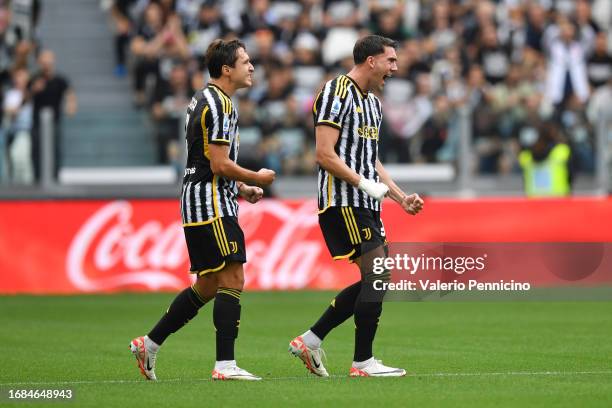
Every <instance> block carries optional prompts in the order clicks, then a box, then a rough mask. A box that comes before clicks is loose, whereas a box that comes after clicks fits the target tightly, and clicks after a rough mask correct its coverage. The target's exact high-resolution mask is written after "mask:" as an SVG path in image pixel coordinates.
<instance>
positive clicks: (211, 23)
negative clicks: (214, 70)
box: [188, 0, 230, 71]
mask: <svg viewBox="0 0 612 408" xmlns="http://www.w3.org/2000/svg"><path fill="white" fill-rule="evenodd" d="M229 31H230V29H229V27H228V26H227V24H226V23H225V20H224V19H223V17H222V16H221V9H220V7H219V3H218V2H217V1H216V0H204V1H203V2H202V4H201V5H200V8H199V11H198V14H197V19H196V20H195V21H194V22H193V23H192V24H191V27H190V28H189V34H188V41H189V48H190V50H191V55H193V56H194V57H195V58H196V59H197V60H198V69H199V70H201V71H203V70H204V69H205V68H206V67H205V65H204V55H205V53H206V49H207V48H208V44H210V43H211V42H212V41H213V40H214V39H216V38H220V37H223V36H225V34H227V33H228V32H229Z"/></svg>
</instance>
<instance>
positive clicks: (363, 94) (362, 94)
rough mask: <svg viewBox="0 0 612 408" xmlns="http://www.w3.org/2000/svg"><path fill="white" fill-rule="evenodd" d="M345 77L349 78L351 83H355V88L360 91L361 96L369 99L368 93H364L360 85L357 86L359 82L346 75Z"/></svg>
mask: <svg viewBox="0 0 612 408" xmlns="http://www.w3.org/2000/svg"><path fill="white" fill-rule="evenodd" d="M345 77H347V78H348V79H349V81H351V82H352V83H353V85H355V88H357V90H358V91H359V93H360V94H361V96H362V97H363V98H367V97H368V92H363V91H362V90H361V88H360V87H359V84H357V82H355V80H354V79H353V78H351V77H350V76H348V75H345Z"/></svg>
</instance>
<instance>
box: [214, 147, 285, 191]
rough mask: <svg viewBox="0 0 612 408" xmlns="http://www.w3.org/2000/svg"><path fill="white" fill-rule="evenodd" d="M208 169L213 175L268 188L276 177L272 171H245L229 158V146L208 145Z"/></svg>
mask: <svg viewBox="0 0 612 408" xmlns="http://www.w3.org/2000/svg"><path fill="white" fill-rule="evenodd" d="M208 149H209V152H210V168H211V170H212V172H213V173H214V174H216V175H217V176H220V177H225V178H227V179H230V180H236V181H242V182H244V183H247V184H256V185H260V186H269V185H270V184H272V182H273V181H274V178H275V177H276V175H275V173H274V170H269V169H260V170H259V171H257V172H255V171H252V170H248V169H245V168H244V167H241V166H239V165H238V164H236V163H234V162H233V161H232V160H231V159H230V158H229V150H230V148H229V145H222V144H212V143H211V144H210V146H209V147H208Z"/></svg>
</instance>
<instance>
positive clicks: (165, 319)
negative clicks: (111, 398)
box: [130, 274, 217, 380]
mask: <svg viewBox="0 0 612 408" xmlns="http://www.w3.org/2000/svg"><path fill="white" fill-rule="evenodd" d="M216 291H217V278H216V276H215V274H207V275H203V276H200V277H198V279H197V281H196V282H195V283H194V284H193V285H191V286H189V287H187V288H185V289H184V290H183V291H182V292H180V293H179V294H178V295H177V296H176V297H175V298H174V300H173V301H172V303H171V304H170V307H168V310H167V311H166V313H164V315H163V316H162V317H161V319H160V320H159V321H158V322H157V324H156V325H155V326H154V327H153V329H151V331H150V332H149V333H148V334H147V335H146V336H141V337H137V338H135V339H134V340H132V342H131V343H130V349H131V351H132V353H133V354H134V355H135V356H136V360H137V361H138V366H139V368H140V371H141V374H142V375H144V376H145V378H147V379H149V380H156V379H157V377H156V375H155V361H156V359H157V352H158V351H159V348H160V347H161V345H162V344H163V343H164V341H165V340H166V338H168V336H170V335H171V334H172V333H175V332H177V331H178V330H180V329H181V328H182V327H183V326H185V325H186V324H187V323H189V321H190V320H191V319H193V318H194V317H195V316H196V315H197V314H198V311H199V310H200V309H201V308H202V306H204V305H205V304H206V303H207V302H208V301H210V300H211V299H212V298H214V297H215V294H216Z"/></svg>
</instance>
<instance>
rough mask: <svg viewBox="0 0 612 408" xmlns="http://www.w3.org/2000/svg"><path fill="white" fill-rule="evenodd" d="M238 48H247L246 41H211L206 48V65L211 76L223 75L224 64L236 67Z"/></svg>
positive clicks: (218, 76)
mask: <svg viewBox="0 0 612 408" xmlns="http://www.w3.org/2000/svg"><path fill="white" fill-rule="evenodd" d="M238 48H243V49H245V50H246V47H245V46H244V43H243V42H242V41H240V40H231V41H224V40H222V39H217V40H215V41H213V42H212V43H210V45H209V46H208V49H207V50H206V57H205V61H206V65H207V66H208V73H209V74H210V77H211V78H220V77H221V68H223V66H224V65H227V66H229V67H232V68H233V67H234V66H235V65H236V60H237V59H238Z"/></svg>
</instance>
